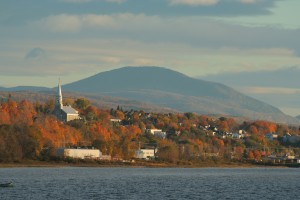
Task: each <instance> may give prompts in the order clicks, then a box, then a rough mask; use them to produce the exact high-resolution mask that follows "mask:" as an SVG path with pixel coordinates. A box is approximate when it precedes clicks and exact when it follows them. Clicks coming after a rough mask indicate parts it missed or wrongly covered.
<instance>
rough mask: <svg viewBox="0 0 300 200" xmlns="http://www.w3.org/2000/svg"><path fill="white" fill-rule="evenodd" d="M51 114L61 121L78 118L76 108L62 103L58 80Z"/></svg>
mask: <svg viewBox="0 0 300 200" xmlns="http://www.w3.org/2000/svg"><path fill="white" fill-rule="evenodd" d="M53 114H54V115H55V116H56V117H57V118H58V119H59V120H60V121H63V122H68V121H71V120H74V119H80V117H79V113H78V111H77V110H75V109H74V108H72V107H71V106H69V105H66V106H64V105H63V99H62V92H61V85H60V81H59V82H58V91H57V94H56V98H55V108H54V110H53Z"/></svg>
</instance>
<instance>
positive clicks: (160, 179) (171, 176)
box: [0, 167, 300, 200]
mask: <svg viewBox="0 0 300 200" xmlns="http://www.w3.org/2000/svg"><path fill="white" fill-rule="evenodd" d="M299 172H300V169H277V168H275V169H274V168H254V169H253V168H251V169H224V168H200V169H181V168H179V169H178V168H68V167H67V168H2V169H0V183H1V182H7V181H10V180H11V181H13V183H14V187H13V188H0V199H1V200H6V199H13V200H15V199H22V200H25V199H30V200H35V199H38V200H43V199H72V200H73V199H75V200H76V199H89V200H90V199H137V200H147V199H151V200H156V199H157V200H159V199H205V200H206V199H243V200H246V199H272V200H273V199H280V200H281V199H299V195H298V190H299V188H300V173H299Z"/></svg>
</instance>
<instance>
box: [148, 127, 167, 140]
mask: <svg viewBox="0 0 300 200" xmlns="http://www.w3.org/2000/svg"><path fill="white" fill-rule="evenodd" d="M146 131H148V132H150V133H151V134H153V135H154V136H155V137H159V138H162V139H165V138H166V137H167V133H166V132H163V131H162V130H161V129H147V130H146Z"/></svg>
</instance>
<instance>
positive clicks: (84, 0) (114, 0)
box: [61, 0, 126, 3]
mask: <svg viewBox="0 0 300 200" xmlns="http://www.w3.org/2000/svg"><path fill="white" fill-rule="evenodd" d="M61 1H63V2H67V3H89V2H92V1H106V2H110V3H123V2H125V1H126V0H61Z"/></svg>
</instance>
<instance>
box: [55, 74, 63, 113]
mask: <svg viewBox="0 0 300 200" xmlns="http://www.w3.org/2000/svg"><path fill="white" fill-rule="evenodd" d="M55 104H56V106H57V107H59V108H60V109H62V108H63V101H62V93H61V84H60V78H59V79H58V91H57V96H56V102H55Z"/></svg>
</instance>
